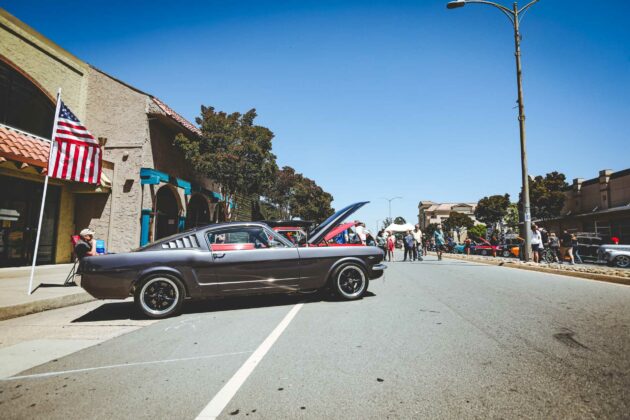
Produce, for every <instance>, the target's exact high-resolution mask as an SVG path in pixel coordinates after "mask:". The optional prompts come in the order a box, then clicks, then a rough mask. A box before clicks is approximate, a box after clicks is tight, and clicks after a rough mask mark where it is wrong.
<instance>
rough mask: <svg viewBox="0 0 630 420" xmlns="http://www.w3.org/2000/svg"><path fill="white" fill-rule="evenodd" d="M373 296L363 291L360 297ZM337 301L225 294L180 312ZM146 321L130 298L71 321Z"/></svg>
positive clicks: (323, 296)
mask: <svg viewBox="0 0 630 420" xmlns="http://www.w3.org/2000/svg"><path fill="white" fill-rule="evenodd" d="M374 296H376V295H375V294H374V293H372V292H369V291H368V292H366V293H365V295H364V296H363V299H366V298H371V297H374ZM316 302H339V303H345V302H347V301H345V300H343V299H340V298H338V297H336V296H331V295H329V294H326V293H319V292H318V293H310V294H299V295H264V296H263V295H260V296H245V297H227V298H221V299H205V300H189V301H186V302H184V305H183V307H182V311H181V314H197V313H211V312H223V311H234V310H241V309H253V308H266V307H271V306H288V305H295V304H298V303H307V304H308V303H316ZM125 319H128V320H134V321H137V320H147V319H150V318H149V317H147V316H145V315H144V314H142V313H141V312H140V311H139V310H138V309H137V308H136V306H135V304H134V303H133V302H131V301H125V302H111V303H104V304H102V305H101V306H99V307H98V308H96V309H94V310H92V311H90V312H88V313H86V314H85V315H82V316H80V317H79V318H77V319H74V320H73V321H72V322H73V323H76V322H97V321H120V320H125Z"/></svg>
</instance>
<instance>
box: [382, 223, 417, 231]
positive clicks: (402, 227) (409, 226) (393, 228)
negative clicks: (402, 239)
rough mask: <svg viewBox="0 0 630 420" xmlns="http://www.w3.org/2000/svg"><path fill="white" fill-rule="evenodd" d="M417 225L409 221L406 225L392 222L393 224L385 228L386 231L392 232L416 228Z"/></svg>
mask: <svg viewBox="0 0 630 420" xmlns="http://www.w3.org/2000/svg"><path fill="white" fill-rule="evenodd" d="M414 228H415V226H414V225H412V224H409V223H405V224H404V225H397V224H396V223H392V224H391V225H389V226H387V227H386V228H385V232H387V231H388V230H389V231H390V232H407V231H408V230H414Z"/></svg>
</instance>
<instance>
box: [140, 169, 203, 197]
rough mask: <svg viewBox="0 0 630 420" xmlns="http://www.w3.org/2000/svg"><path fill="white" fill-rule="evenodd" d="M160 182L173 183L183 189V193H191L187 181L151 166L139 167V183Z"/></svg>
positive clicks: (190, 187) (150, 183) (151, 183)
mask: <svg viewBox="0 0 630 420" xmlns="http://www.w3.org/2000/svg"><path fill="white" fill-rule="evenodd" d="M160 182H164V183H168V184H172V185H175V186H176V187H178V188H181V189H183V190H184V194H186V195H190V194H192V185H191V184H190V182H188V181H184V180H183V179H180V178H176V177H174V176H170V175H169V174H167V173H166V172H162V171H158V170H157V169H153V168H140V184H142V185H147V184H148V185H155V184H159V183H160Z"/></svg>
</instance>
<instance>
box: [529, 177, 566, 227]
mask: <svg viewBox="0 0 630 420" xmlns="http://www.w3.org/2000/svg"><path fill="white" fill-rule="evenodd" d="M568 186H569V184H567V182H566V176H565V175H564V174H563V173H560V172H556V171H554V172H551V173H548V174H546V175H545V176H544V177H542V176H541V175H538V176H537V177H535V178H534V179H531V178H530V180H529V201H530V206H531V213H532V218H534V219H542V220H546V219H553V218H555V217H559V216H560V212H561V211H562V208H563V207H564V200H565V198H566V197H565V195H564V189H565V188H567V187H568ZM519 203H520V200H519Z"/></svg>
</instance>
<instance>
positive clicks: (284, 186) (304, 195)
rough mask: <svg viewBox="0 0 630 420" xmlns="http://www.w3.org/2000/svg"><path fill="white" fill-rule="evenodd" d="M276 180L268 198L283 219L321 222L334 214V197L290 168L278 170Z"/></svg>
mask: <svg viewBox="0 0 630 420" xmlns="http://www.w3.org/2000/svg"><path fill="white" fill-rule="evenodd" d="M274 178H275V182H274V183H273V184H272V185H271V186H270V187H269V189H268V190H267V194H266V196H267V199H268V200H269V201H270V202H271V203H272V204H273V205H274V206H276V208H277V209H278V210H279V211H280V214H281V217H282V218H283V219H291V218H295V217H299V218H301V219H304V220H313V221H315V222H321V221H323V220H325V219H326V218H327V217H328V216H330V215H331V214H332V213H333V212H334V210H333V208H332V206H331V204H332V201H333V196H332V195H331V194H329V193H327V192H326V191H324V190H323V189H322V188H321V187H320V186H319V185H317V183H316V182H315V181H313V180H312V179H310V178H307V177H305V176H304V175H302V174H300V173H298V172H296V171H295V169H293V168H291V167H290V166H285V167H283V168H282V169H279V170H277V171H276V174H275V177H274Z"/></svg>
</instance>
